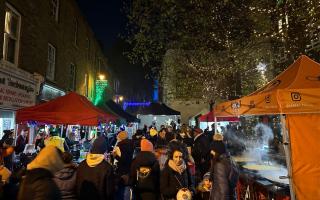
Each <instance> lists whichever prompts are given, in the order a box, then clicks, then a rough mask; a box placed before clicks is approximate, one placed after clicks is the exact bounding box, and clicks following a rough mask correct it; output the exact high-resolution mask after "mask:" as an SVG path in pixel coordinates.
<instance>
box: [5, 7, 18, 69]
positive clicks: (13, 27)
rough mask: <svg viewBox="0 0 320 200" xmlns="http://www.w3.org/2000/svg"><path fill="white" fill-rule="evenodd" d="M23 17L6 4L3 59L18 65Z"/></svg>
mask: <svg viewBox="0 0 320 200" xmlns="http://www.w3.org/2000/svg"><path fill="white" fill-rule="evenodd" d="M20 23H21V15H20V14H19V13H18V12H17V11H16V10H15V9H14V8H12V7H11V6H10V5H9V4H6V8H5V26H4V42H3V59H4V60H6V61H8V62H10V63H12V64H14V65H16V66H17V65H18V52H19V40H20Z"/></svg>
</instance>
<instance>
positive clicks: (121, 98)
mask: <svg viewBox="0 0 320 200" xmlns="http://www.w3.org/2000/svg"><path fill="white" fill-rule="evenodd" d="M114 100H115V102H116V103H118V104H119V103H120V102H122V101H123V96H121V95H118V94H117V95H115V96H114Z"/></svg>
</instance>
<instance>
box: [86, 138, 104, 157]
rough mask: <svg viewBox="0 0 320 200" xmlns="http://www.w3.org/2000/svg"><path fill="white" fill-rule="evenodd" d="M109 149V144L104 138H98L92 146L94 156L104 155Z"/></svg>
mask: <svg viewBox="0 0 320 200" xmlns="http://www.w3.org/2000/svg"><path fill="white" fill-rule="evenodd" d="M107 149H108V143H107V141H106V138H105V137H104V136H100V137H98V138H97V139H96V140H95V141H94V142H93V145H92V148H91V151H90V152H91V153H93V154H104V153H105V152H106V151H107Z"/></svg>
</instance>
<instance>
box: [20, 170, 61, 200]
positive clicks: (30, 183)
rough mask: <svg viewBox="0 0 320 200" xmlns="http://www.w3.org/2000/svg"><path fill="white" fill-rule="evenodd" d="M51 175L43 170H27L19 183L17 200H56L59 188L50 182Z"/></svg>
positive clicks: (59, 195) (58, 197) (59, 196)
mask: <svg viewBox="0 0 320 200" xmlns="http://www.w3.org/2000/svg"><path fill="white" fill-rule="evenodd" d="M52 178H53V175H52V173H51V172H50V171H49V170H47V169H44V168H36V169H32V170H28V171H27V174H26V177H25V178H24V180H23V181H22V183H21V186H20V190H19V195H18V200H58V199H61V194H60V191H59V188H58V187H57V185H56V184H55V182H54V181H53V180H52Z"/></svg>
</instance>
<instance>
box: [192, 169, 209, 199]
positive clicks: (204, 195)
mask: <svg viewBox="0 0 320 200" xmlns="http://www.w3.org/2000/svg"><path fill="white" fill-rule="evenodd" d="M211 188H212V181H211V174H210V172H207V173H205V174H204V176H203V179H202V181H201V182H200V183H199V185H198V187H197V195H196V197H195V199H199V200H209V199H210V191H211Z"/></svg>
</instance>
